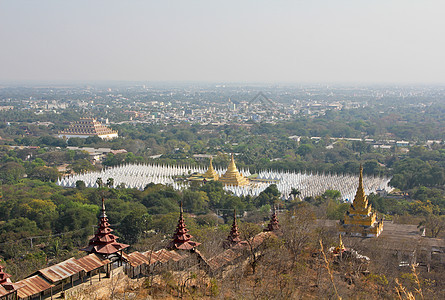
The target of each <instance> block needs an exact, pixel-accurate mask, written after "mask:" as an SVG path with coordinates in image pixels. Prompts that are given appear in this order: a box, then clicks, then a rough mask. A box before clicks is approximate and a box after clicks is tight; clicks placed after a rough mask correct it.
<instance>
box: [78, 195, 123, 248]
mask: <svg viewBox="0 0 445 300" xmlns="http://www.w3.org/2000/svg"><path fill="white" fill-rule="evenodd" d="M109 226H110V224H109V223H108V218H107V214H106V213H105V201H104V199H103V198H102V212H101V214H100V216H99V228H98V229H97V232H96V234H95V235H94V237H93V238H92V239H91V240H90V242H89V244H88V246H87V247H86V248H83V249H81V250H83V251H86V252H88V253H99V254H105V255H110V254H114V253H116V252H118V251H121V250H123V249H125V248H127V247H130V245H127V244H122V243H118V242H117V241H116V240H117V239H118V237H117V236H115V235H114V234H112V233H111V232H113V229H111V228H110V227H109Z"/></svg>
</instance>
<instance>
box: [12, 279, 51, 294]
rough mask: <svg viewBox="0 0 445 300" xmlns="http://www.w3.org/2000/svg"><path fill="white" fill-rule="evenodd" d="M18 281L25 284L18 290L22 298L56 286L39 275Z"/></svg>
mask: <svg viewBox="0 0 445 300" xmlns="http://www.w3.org/2000/svg"><path fill="white" fill-rule="evenodd" d="M16 283H21V284H23V287H22V288H21V289H19V290H18V291H17V295H18V296H19V297H20V298H26V297H29V296H32V295H35V294H38V293H40V292H43V291H46V290H47V289H49V288H51V287H53V286H54V285H53V284H51V283H49V282H48V281H46V280H45V279H43V278H42V277H40V276H39V275H34V276H32V277H29V278H26V279H23V280H21V281H18V282H16Z"/></svg>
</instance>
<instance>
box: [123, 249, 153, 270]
mask: <svg viewBox="0 0 445 300" xmlns="http://www.w3.org/2000/svg"><path fill="white" fill-rule="evenodd" d="M126 258H127V259H128V262H129V263H130V265H131V266H132V267H137V266H140V265H143V264H147V265H149V264H150V261H149V260H148V257H147V256H145V255H143V254H142V253H139V252H138V251H136V252H132V253H130V254H128V255H127V257H126Z"/></svg>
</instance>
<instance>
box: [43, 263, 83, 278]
mask: <svg viewBox="0 0 445 300" xmlns="http://www.w3.org/2000/svg"><path fill="white" fill-rule="evenodd" d="M81 271H84V269H83V268H82V267H81V266H80V265H78V264H77V263H76V259H75V258H74V257H71V258H70V259H68V260H65V261H62V262H61V263H58V264H56V265H54V266H51V267H48V268H45V269H42V270H39V271H38V273H40V274H42V276H43V277H45V278H46V279H48V280H49V281H50V282H52V283H55V282H58V281H60V280H63V279H65V278H68V277H70V276H73V275H75V274H77V273H79V272H81Z"/></svg>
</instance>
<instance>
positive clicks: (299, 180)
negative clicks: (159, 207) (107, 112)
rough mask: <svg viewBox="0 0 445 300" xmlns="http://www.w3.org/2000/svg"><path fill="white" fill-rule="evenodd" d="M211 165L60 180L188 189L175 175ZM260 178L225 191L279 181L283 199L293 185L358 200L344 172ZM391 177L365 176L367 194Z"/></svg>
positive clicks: (253, 189)
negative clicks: (260, 180)
mask: <svg viewBox="0 0 445 300" xmlns="http://www.w3.org/2000/svg"><path fill="white" fill-rule="evenodd" d="M206 170H207V168H202V167H191V166H167V165H157V164H127V165H122V166H117V167H111V168H107V169H104V170H102V171H100V172H89V173H85V174H75V175H69V176H65V177H63V178H60V179H59V180H58V181H57V184H58V185H60V186H64V187H75V186H76V181H78V180H82V181H83V182H85V184H86V186H87V187H97V183H96V180H97V179H98V178H101V179H102V181H103V183H104V184H105V183H106V182H107V179H108V178H113V180H114V187H117V186H119V185H120V184H122V183H123V184H124V185H125V187H127V188H136V189H139V190H143V189H144V188H145V186H146V185H147V184H149V183H155V184H158V183H160V184H165V185H171V186H172V187H173V188H174V189H176V190H181V189H185V188H187V187H188V183H187V182H184V181H176V180H174V177H176V176H180V175H189V174H192V173H195V172H197V173H204V172H205V171H206ZM216 171H217V172H218V174H219V175H222V174H224V173H225V170H223V169H216ZM240 173H242V174H243V175H244V176H250V175H251V174H250V172H249V170H240ZM258 175H259V176H258V177H257V179H262V180H265V181H268V182H253V183H251V184H250V185H247V186H226V187H225V190H227V191H231V192H232V193H233V194H234V195H235V196H247V195H250V196H258V195H259V194H260V193H261V192H262V191H263V190H264V189H266V188H267V187H268V186H269V185H270V184H271V183H276V184H277V187H278V190H279V191H280V192H281V195H282V198H283V199H287V198H288V197H289V193H290V192H291V190H292V188H296V189H298V190H299V191H300V192H301V194H300V196H299V197H300V198H301V199H303V198H304V197H308V196H317V195H321V194H323V193H324V192H325V191H326V190H338V191H340V193H341V196H342V199H343V200H345V201H351V202H352V200H353V199H354V195H355V192H356V190H357V186H358V175H343V174H341V175H340V174H319V173H312V172H309V173H296V172H279V171H270V170H269V171H266V170H265V171H261V172H259V173H258ZM389 181H390V178H388V177H374V176H364V178H363V183H364V188H365V193H366V194H370V193H376V191H377V190H385V191H386V192H390V191H391V190H392V188H391V187H390V186H389V185H388V183H389Z"/></svg>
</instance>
